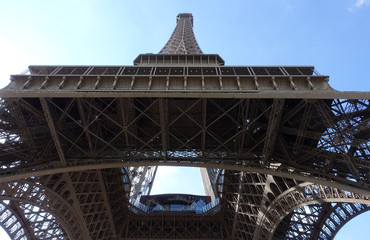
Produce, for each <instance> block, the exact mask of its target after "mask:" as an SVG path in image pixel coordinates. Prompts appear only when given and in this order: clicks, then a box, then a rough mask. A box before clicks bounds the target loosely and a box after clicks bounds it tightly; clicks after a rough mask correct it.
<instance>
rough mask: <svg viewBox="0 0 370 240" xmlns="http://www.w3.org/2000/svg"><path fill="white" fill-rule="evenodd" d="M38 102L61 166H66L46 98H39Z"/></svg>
mask: <svg viewBox="0 0 370 240" xmlns="http://www.w3.org/2000/svg"><path fill="white" fill-rule="evenodd" d="M40 103H41V106H42V109H43V111H44V114H45V119H46V121H47V123H48V126H49V130H50V133H51V136H52V138H53V140H54V144H55V148H56V149H57V152H58V155H59V158H60V161H61V162H62V166H66V158H65V156H64V151H63V146H62V143H61V141H60V139H59V136H58V132H57V130H56V128H55V124H54V120H53V116H52V114H51V111H50V108H49V104H48V100H47V99H45V98H40Z"/></svg>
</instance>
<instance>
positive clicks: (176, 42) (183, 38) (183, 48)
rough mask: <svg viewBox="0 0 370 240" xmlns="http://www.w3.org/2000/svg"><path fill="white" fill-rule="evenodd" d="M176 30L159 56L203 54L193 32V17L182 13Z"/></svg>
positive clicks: (178, 16)
mask: <svg viewBox="0 0 370 240" xmlns="http://www.w3.org/2000/svg"><path fill="white" fill-rule="evenodd" d="M176 19H177V24H176V27H175V30H173V33H172V35H171V37H170V39H169V40H168V42H167V43H166V45H165V46H164V47H163V48H162V50H161V51H160V52H159V54H203V52H202V50H201V49H200V47H199V45H198V43H197V40H196V39H195V36H194V32H193V15H192V14H191V13H180V14H179V15H177V17H176Z"/></svg>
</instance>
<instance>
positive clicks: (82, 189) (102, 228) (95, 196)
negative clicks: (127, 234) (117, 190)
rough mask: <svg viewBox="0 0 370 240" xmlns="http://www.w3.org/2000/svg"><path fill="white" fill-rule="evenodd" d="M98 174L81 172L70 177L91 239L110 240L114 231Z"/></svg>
mask: <svg viewBox="0 0 370 240" xmlns="http://www.w3.org/2000/svg"><path fill="white" fill-rule="evenodd" d="M99 174H100V173H99V172H97V171H81V172H73V173H70V177H71V181H72V186H73V189H74V191H75V194H76V197H77V200H78V202H79V206H80V208H81V212H82V214H83V218H84V221H85V224H86V226H87V228H88V231H89V233H90V236H91V239H111V238H112V237H114V236H115V230H114V226H112V222H111V221H112V219H110V217H111V216H110V215H109V214H108V213H109V212H110V207H109V203H108V202H106V196H104V194H106V193H105V192H104V191H105V190H103V189H102V186H104V185H102V184H104V183H102V182H101V180H100V179H99Z"/></svg>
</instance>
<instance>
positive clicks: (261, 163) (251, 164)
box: [0, 98, 370, 192]
mask: <svg viewBox="0 0 370 240" xmlns="http://www.w3.org/2000/svg"><path fill="white" fill-rule="evenodd" d="M41 101H45V103H44V105H45V104H46V105H47V106H48V107H47V108H48V109H49V110H48V112H49V113H45V114H44V118H43V119H39V118H40V117H41V116H42V115H41V114H40V113H37V114H35V113H30V112H29V111H28V109H29V107H28V108H27V109H25V107H24V106H25V105H27V106H33V108H35V109H42V108H41V105H42V104H41ZM41 101H40V100H37V99H30V100H25V99H23V100H22V101H20V102H21V104H19V108H20V109H21V110H22V111H21V113H22V114H23V118H24V119H25V120H26V123H27V126H28V128H29V132H31V133H32V136H33V137H35V138H37V139H38V144H37V146H48V147H46V148H45V149H43V150H39V149H38V148H39V147H37V148H36V149H30V151H32V152H37V151H38V150H39V152H41V154H42V155H43V156H48V158H44V159H40V158H39V156H37V157H35V158H34V159H32V156H33V155H31V154H24V153H22V152H19V150H17V149H29V145H27V139H28V137H27V136H26V137H25V138H24V140H23V135H21V136H19V137H17V138H12V137H11V134H13V133H10V132H9V130H7V131H5V133H6V132H9V133H8V136H7V137H5V139H6V141H5V142H4V143H3V144H1V146H0V147H1V150H2V152H1V154H2V156H3V158H2V159H1V161H2V163H3V166H7V165H8V166H9V167H8V168H6V169H4V170H2V171H1V173H0V174H1V176H2V177H3V179H4V180H5V179H9V178H13V179H17V178H22V177H27V176H30V175H28V174H30V172H29V170H30V169H29V168H28V167H27V166H28V164H29V163H31V162H32V165H33V166H32V175H38V174H40V175H42V174H44V173H45V172H47V171H49V170H50V169H53V171H54V172H58V171H61V172H63V171H73V169H76V170H77V168H78V169H80V170H81V169H84V168H85V169H91V168H100V169H102V168H109V167H110V166H112V167H117V166H118V165H119V166H122V167H123V166H130V165H131V166H134V165H138V166H140V165H146V164H148V161H152V162H153V161H154V162H156V161H159V162H162V163H163V164H170V165H171V164H178V165H192V166H205V167H217V166H215V165H218V166H220V165H219V164H222V166H224V167H228V168H234V169H241V170H242V169H244V170H245V171H250V172H255V171H257V172H261V173H270V174H273V175H278V176H279V174H280V176H285V177H288V176H291V177H298V178H300V179H301V180H305V179H309V178H311V177H314V178H313V181H315V180H317V181H318V183H321V184H324V182H323V181H322V180H323V178H326V179H327V180H326V181H327V184H328V185H330V184H333V183H340V184H343V185H346V186H347V187H349V189H350V190H352V191H354V190H353V189H354V188H351V187H355V188H357V189H358V190H357V192H359V191H361V189H367V186H368V184H369V179H368V173H369V164H368V159H369V150H368V144H369V141H368V138H369V132H368V131H367V124H366V122H368V120H369V119H370V117H369V111H368V108H369V101H368V100H356V101H346V102H343V101H342V100H334V101H327V100H325V101H324V100H315V101H314V100H310V101H306V100H299V99H297V100H290V99H287V100H285V101H284V106H282V105H281V104H280V106H281V107H282V110H281V111H280V112H279V114H282V116H284V117H281V119H280V123H279V124H277V125H276V126H279V127H278V128H277V127H276V126H275V127H271V126H269V124H271V122H272V121H275V120H276V118H275V117H274V116H275V115H276V110H273V106H274V105H273V101H271V100H269V99H217V100H216V99H207V100H206V101H202V100H201V99H197V98H195V99H192V98H188V99H181V98H180V99H179V98H168V99H167V100H166V101H165V102H164V101H162V100H161V98H134V99H132V100H129V101H126V99H121V98H103V99H101V98H87V99H85V98H82V99H76V98H55V99H53V98H47V99H45V100H41ZM122 101H124V102H126V103H125V106H126V107H127V112H126V108H122ZM6 102H9V104H11V105H12V106H14V104H17V102H19V101H13V100H10V99H8V100H6ZM6 102H4V104H5V103H6ZM26 102H27V103H26ZM163 104H165V105H163ZM344 105H346V106H348V108H347V109H346V110H341V109H340V108H339V106H341V108H342V107H343V106H344ZM352 105H354V106H355V107H357V108H360V109H359V111H357V110H356V109H354V107H353V106H352ZM296 106H297V107H296ZM350 107H351V108H352V109H349V108H350ZM161 108H165V109H168V113H167V114H166V115H162V114H161V112H162V111H161V110H160V109H161ZM44 109H45V106H44ZM203 109H204V110H205V111H203ZM355 110H356V111H355ZM122 111H124V115H125V117H126V118H127V119H130V121H127V123H126V125H122V124H121V122H122ZM341 111H344V112H341ZM338 112H339V113H340V114H339V113H338ZM302 113H304V114H303V115H302ZM49 114H51V116H52V117H51V118H50V117H46V116H47V115H49ZM11 116H12V113H11V112H10V113H9V115H6V116H5V115H4V119H3V122H9V121H12V118H11ZM302 116H310V120H309V121H308V120H307V118H304V117H302ZM164 117H165V118H166V119H164ZM34 119H37V123H38V124H39V125H38V128H37V130H35V127H33V126H32V125H31V124H34V122H35V121H34ZM31 121H32V122H31ZM50 121H52V122H53V123H52V124H51V123H48V122H50ZM364 122H365V123H364ZM164 123H166V124H164ZM349 124H350V125H349ZM52 125H53V126H55V127H54V129H50V126H52ZM307 126H308V127H307ZM3 128H5V125H3ZM13 128H15V129H14V130H12V132H20V131H22V129H24V126H20V127H19V126H17V125H13ZM39 129H49V130H46V131H44V132H43V133H42V134H41V135H40V134H39V133H38V131H39ZM272 132H274V133H272ZM28 135H29V134H28ZM53 136H54V137H53ZM272 136H273V137H272ZM344 137H345V138H344ZM18 139H20V140H21V141H19V140H18ZM271 139H275V140H271ZM341 139H346V140H345V141H346V142H343V140H341ZM53 141H54V146H53V144H52V143H50V142H53ZM241 143H243V145H241ZM269 143H270V144H273V143H275V147H274V148H272V147H269V148H268V149H267V148H266V147H267V145H268V144H269ZM25 144H26V146H27V147H23V146H24V145H25ZM348 146H351V147H350V148H348ZM22 151H24V150H22ZM27 151H28V150H27ZM61 153H62V155H61ZM92 154H93V156H94V160H93V159H92V157H91V156H92ZM14 155H15V156H16V158H14ZM61 156H64V158H65V160H63V158H62V157H61ZM107 156H109V157H108V158H107ZM288 156H289V157H288ZM15 159H17V160H15ZM236 159H237V160H236ZM46 160H47V161H46ZM35 163H36V164H35ZM333 166H335V167H333ZM320 180H321V182H320ZM324 181H325V180H324ZM332 186H334V185H332ZM334 187H338V185H336V186H334ZM355 192H356V191H355Z"/></svg>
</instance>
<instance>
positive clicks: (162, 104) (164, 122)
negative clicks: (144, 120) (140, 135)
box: [159, 98, 168, 160]
mask: <svg viewBox="0 0 370 240" xmlns="http://www.w3.org/2000/svg"><path fill="white" fill-rule="evenodd" d="M167 106H168V101H167V99H164V98H160V99H159V117H160V120H159V121H160V125H161V136H162V152H163V158H164V160H167V149H168V129H167V126H168V109H167Z"/></svg>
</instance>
